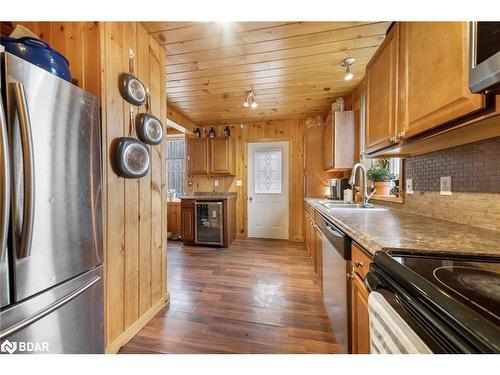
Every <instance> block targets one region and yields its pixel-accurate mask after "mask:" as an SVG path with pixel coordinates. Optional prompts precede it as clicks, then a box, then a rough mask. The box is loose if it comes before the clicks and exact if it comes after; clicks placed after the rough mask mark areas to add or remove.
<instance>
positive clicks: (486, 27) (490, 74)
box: [469, 22, 500, 92]
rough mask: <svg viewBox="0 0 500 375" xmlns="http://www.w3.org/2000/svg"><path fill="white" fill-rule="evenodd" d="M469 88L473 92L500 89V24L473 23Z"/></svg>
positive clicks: (471, 25) (471, 26) (471, 24)
mask: <svg viewBox="0 0 500 375" xmlns="http://www.w3.org/2000/svg"><path fill="white" fill-rule="evenodd" d="M469 35H470V37H469V40H470V44H469V58H470V60H469V88H470V90H471V91H472V92H493V91H497V90H499V89H500V22H471V23H470V30H469Z"/></svg>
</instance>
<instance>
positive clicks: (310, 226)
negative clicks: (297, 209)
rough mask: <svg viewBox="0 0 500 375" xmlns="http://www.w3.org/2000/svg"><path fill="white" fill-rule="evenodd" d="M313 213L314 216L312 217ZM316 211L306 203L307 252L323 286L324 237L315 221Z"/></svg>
mask: <svg viewBox="0 0 500 375" xmlns="http://www.w3.org/2000/svg"><path fill="white" fill-rule="evenodd" d="M310 213H312V215H310ZM315 213H316V212H315V211H314V210H313V209H312V208H311V207H309V206H308V205H307V203H306V211H305V218H306V219H305V220H306V223H305V225H306V228H305V237H306V238H305V245H306V250H307V252H308V254H309V256H310V257H311V260H312V263H313V268H314V272H315V273H316V274H317V275H318V279H319V282H320V285H321V281H322V273H323V271H322V270H323V261H322V260H323V250H322V249H323V235H322V234H321V229H320V228H319V226H318V225H317V224H316V221H317V220H316V221H315V219H314V216H315Z"/></svg>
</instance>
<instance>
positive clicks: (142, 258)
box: [137, 27, 153, 315]
mask: <svg viewBox="0 0 500 375" xmlns="http://www.w3.org/2000/svg"><path fill="white" fill-rule="evenodd" d="M137 75H138V78H139V79H140V80H141V82H142V83H143V84H144V85H146V87H149V82H150V81H149V34H148V33H147V31H146V30H145V29H144V28H143V27H137ZM139 194H140V198H139V199H140V203H139V314H141V315H142V314H144V313H145V312H146V311H147V310H148V309H149V307H150V306H151V249H152V248H153V247H152V242H151V234H152V233H151V223H152V221H151V217H152V214H151V174H150V173H148V174H147V175H146V176H144V177H143V178H141V179H139Z"/></svg>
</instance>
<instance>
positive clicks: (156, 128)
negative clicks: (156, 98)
mask: <svg viewBox="0 0 500 375" xmlns="http://www.w3.org/2000/svg"><path fill="white" fill-rule="evenodd" d="M135 125H136V131H137V136H138V137H139V139H140V140H141V141H143V142H144V143H147V144H148V145H153V146H154V145H159V144H160V143H161V140H162V138H163V125H162V124H161V121H160V120H158V118H157V117H155V116H153V115H152V113H151V93H150V92H149V89H146V113H139V114H138V115H137V117H136V118H135Z"/></svg>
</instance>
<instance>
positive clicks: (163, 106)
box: [160, 48, 168, 298]
mask: <svg viewBox="0 0 500 375" xmlns="http://www.w3.org/2000/svg"><path fill="white" fill-rule="evenodd" d="M165 61H166V53H165V51H164V50H163V49H162V48H160V114H161V115H160V119H161V120H162V123H163V130H164V133H163V134H167V132H166V125H165V123H166V121H167V112H168V108H167V92H166V90H165V87H166V86H167V84H166V75H165V74H163V73H162V72H163V70H162V69H161V67H162V66H163V65H165ZM160 147H161V164H162V168H161V170H162V175H161V180H162V182H161V201H162V203H163V201H164V200H166V198H167V191H168V181H167V160H166V157H167V142H166V138H164V139H163V143H162V144H161V146H160ZM167 209H168V208H164V209H163V210H162V224H161V233H162V234H163V237H162V246H161V295H162V298H168V287H167V244H168V242H167V236H168V234H167V229H166V228H167V225H168V219H167V213H168V211H167Z"/></svg>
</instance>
